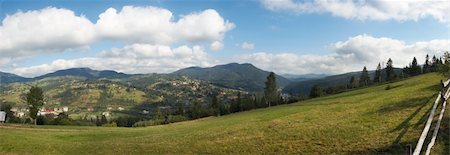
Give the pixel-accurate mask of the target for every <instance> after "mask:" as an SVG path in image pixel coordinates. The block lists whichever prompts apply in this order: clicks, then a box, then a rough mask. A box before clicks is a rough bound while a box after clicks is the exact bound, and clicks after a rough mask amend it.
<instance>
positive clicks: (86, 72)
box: [33, 68, 131, 80]
mask: <svg viewBox="0 0 450 155" xmlns="http://www.w3.org/2000/svg"><path fill="white" fill-rule="evenodd" d="M58 76H78V77H84V78H87V79H100V78H108V79H116V78H127V77H130V76H131V75H128V74H124V73H119V72H116V71H112V70H102V71H97V70H92V69H90V68H70V69H64V70H58V71H55V72H53V73H48V74H45V75H42V76H38V77H35V78H33V79H34V80H40V79H44V78H48V77H58Z"/></svg>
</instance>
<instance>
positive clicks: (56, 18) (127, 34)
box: [0, 6, 235, 58]
mask: <svg viewBox="0 0 450 155" xmlns="http://www.w3.org/2000/svg"><path fill="white" fill-rule="evenodd" d="M234 27H235V25H234V24H233V23H232V22H229V21H227V20H225V19H223V17H222V16H221V15H220V14H219V13H218V12H217V11H215V10H213V9H207V10H204V11H200V12H193V13H190V14H187V15H184V16H181V17H180V18H179V19H178V20H177V19H176V18H175V17H173V14H172V12H171V11H169V10H167V9H164V8H158V7H151V6H149V7H134V6H124V7H123V8H122V9H121V10H120V11H118V10H116V9H114V8H109V9H107V10H106V11H104V12H103V13H101V14H100V15H99V19H98V20H97V21H96V22H95V23H93V22H91V21H90V20H89V19H87V18H85V17H84V16H83V15H76V14H75V13H74V12H73V11H71V10H68V9H64V8H55V7H48V8H44V9H41V10H34V11H27V12H21V11H19V12H17V13H14V14H12V15H7V16H6V18H4V19H3V21H2V25H0V40H1V41H0V54H1V55H2V57H9V58H20V57H30V56H33V55H37V54H42V53H55V52H63V51H68V50H69V51H70V50H85V49H87V48H88V47H89V45H90V44H92V43H94V42H99V41H104V40H118V41H124V42H127V43H129V44H134V43H142V44H153V45H165V46H170V45H173V44H188V43H189V44H197V43H201V42H207V43H209V42H215V41H221V40H222V39H223V37H224V35H225V33H226V32H227V31H229V30H231V29H233V28H234ZM216 45H217V43H216ZM222 46H223V45H222Z"/></svg>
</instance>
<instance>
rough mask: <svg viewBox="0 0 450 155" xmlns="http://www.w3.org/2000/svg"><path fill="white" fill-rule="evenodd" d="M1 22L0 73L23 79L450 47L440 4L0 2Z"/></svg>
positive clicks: (283, 68)
mask: <svg viewBox="0 0 450 155" xmlns="http://www.w3.org/2000/svg"><path fill="white" fill-rule="evenodd" d="M0 20H1V24H0V71H2V72H9V73H14V74H17V75H21V76H25V77H34V76H39V75H43V74H46V73H49V72H53V71H56V70H60V69H68V68H76V67H89V68H92V69H96V70H116V71H119V72H124V73H170V72H173V71H176V70H178V69H181V68H185V67H191V66H200V67H211V66H214V65H218V64H226V63H232V62H238V63H252V64H253V65H255V66H256V67H259V68H261V69H264V70H268V71H274V72H275V73H277V74H297V75H299V74H309V73H317V74H339V73H345V72H351V71H360V70H362V68H363V67H364V66H367V68H368V69H369V70H373V69H375V68H376V66H377V65H378V63H382V65H383V64H384V63H385V62H386V61H387V59H389V58H392V60H393V62H394V66H395V67H404V66H406V65H408V64H409V62H411V60H412V59H413V57H417V59H418V61H419V62H421V63H423V62H424V61H425V56H426V55H427V54H429V55H430V57H432V56H433V55H435V56H437V57H440V56H442V55H443V53H444V52H445V51H450V1H445V0H428V1H425V0H409V1H408V0H390V1H387V0H385V1H375V0H261V1H256V0H243V1H241V0H228V1H225V0H155V1H146V0H139V1H126V2H124V1H118V0H114V1H109V0H79V1H69V0H58V1H50V0H49V1H26V0H11V1H10V0H0Z"/></svg>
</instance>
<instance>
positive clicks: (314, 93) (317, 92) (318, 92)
mask: <svg viewBox="0 0 450 155" xmlns="http://www.w3.org/2000/svg"><path fill="white" fill-rule="evenodd" d="M322 95H323V90H322V88H321V87H320V86H319V85H317V84H316V85H314V86H313V87H312V88H311V91H310V92H309V97H311V98H316V97H320V96H322Z"/></svg>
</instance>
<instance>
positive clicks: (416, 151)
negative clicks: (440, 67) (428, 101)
mask: <svg viewBox="0 0 450 155" xmlns="http://www.w3.org/2000/svg"><path fill="white" fill-rule="evenodd" d="M449 83H450V79H448V80H447V81H445V82H442V84H443V86H444V87H443V88H442V90H441V91H439V95H438V96H437V98H436V100H435V101H434V104H433V108H432V109H431V112H430V116H428V120H427V123H426V124H425V127H424V129H423V131H422V134H421V135H420V138H419V140H418V141H417V145H416V148H415V149H414V152H413V155H419V154H420V152H421V151H422V147H423V143H424V142H425V139H426V138H427V135H428V131H429V130H430V127H431V123H432V122H433V117H434V113H435V111H436V108H437V105H438V103H439V102H440V101H441V99H444V100H443V101H442V109H441V112H440V114H439V119H438V121H437V122H436V127H435V128H434V132H433V135H432V138H431V141H430V143H429V144H428V146H427V150H426V152H425V154H426V155H429V154H430V152H431V148H432V147H433V145H434V143H435V141H436V137H437V134H438V132H439V128H440V125H441V120H442V117H443V115H444V112H445V107H446V103H447V102H446V100H447V99H448V97H449V96H450V87H449V88H447V86H448V85H449ZM446 88H447V89H446ZM445 89H446V90H447V91H445V94H444V96H442V91H443V90H445Z"/></svg>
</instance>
